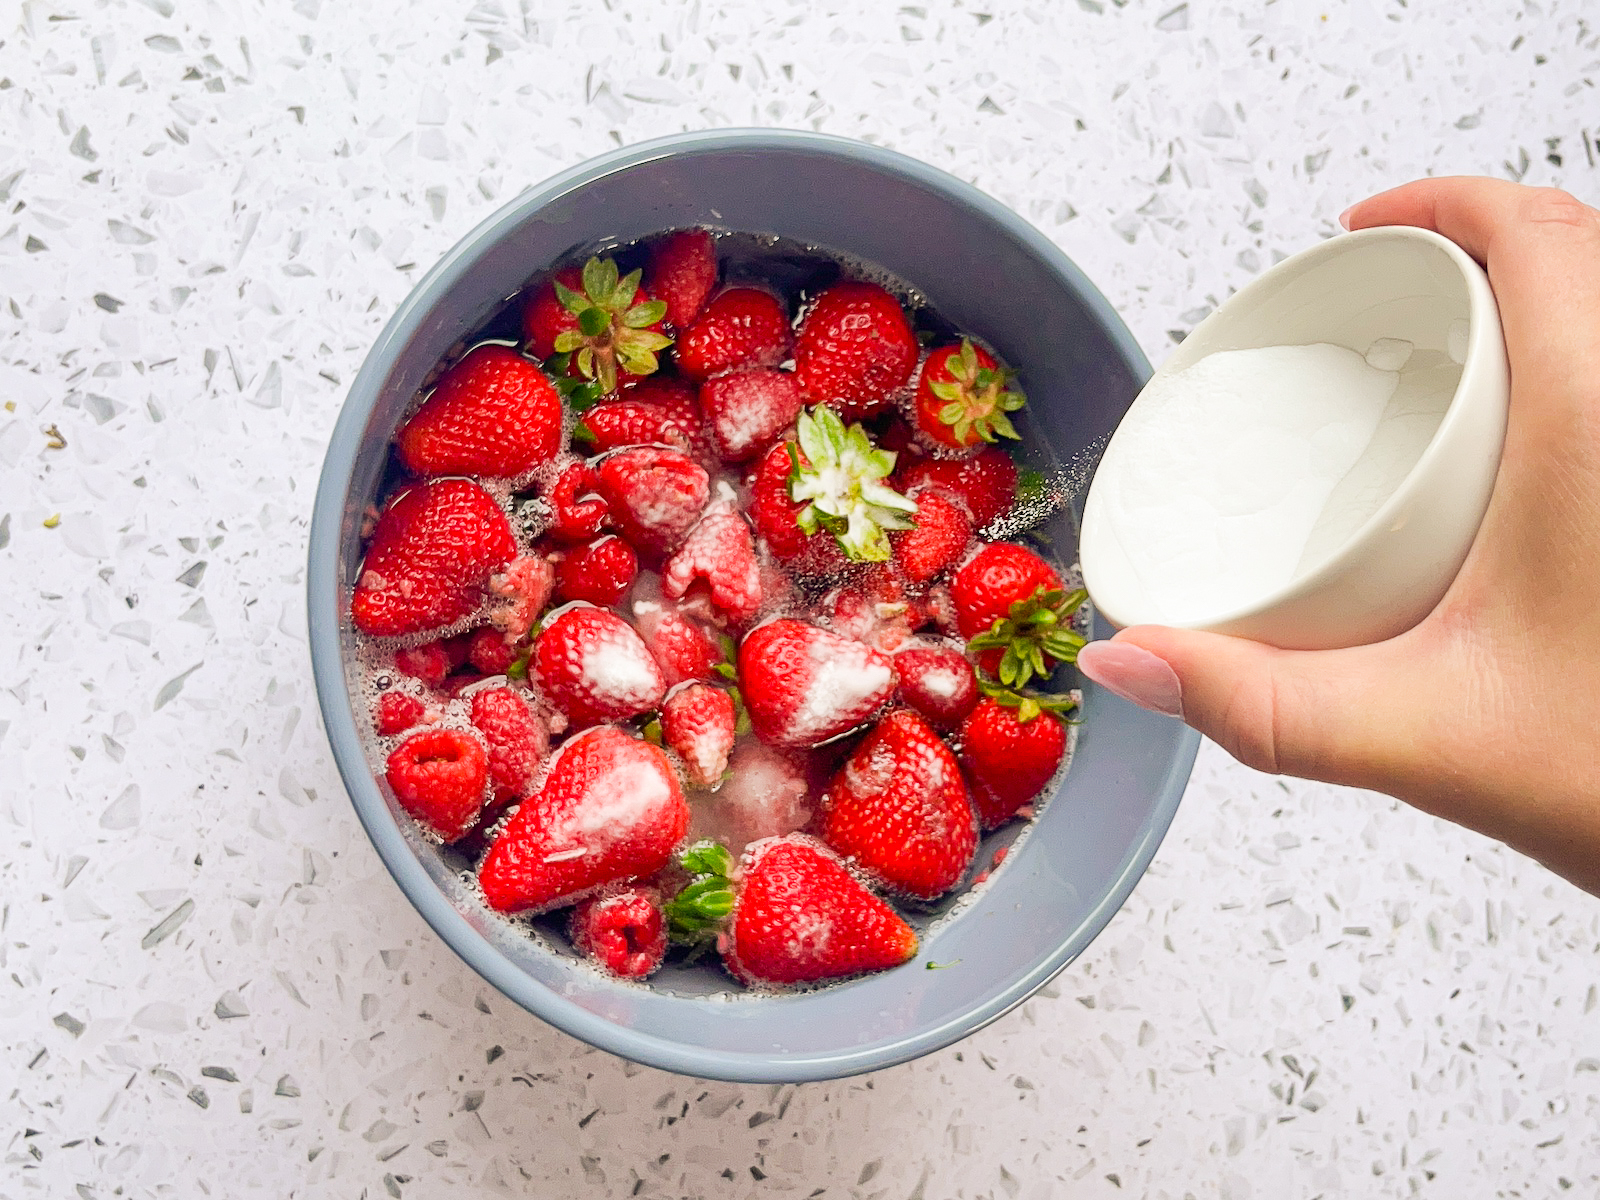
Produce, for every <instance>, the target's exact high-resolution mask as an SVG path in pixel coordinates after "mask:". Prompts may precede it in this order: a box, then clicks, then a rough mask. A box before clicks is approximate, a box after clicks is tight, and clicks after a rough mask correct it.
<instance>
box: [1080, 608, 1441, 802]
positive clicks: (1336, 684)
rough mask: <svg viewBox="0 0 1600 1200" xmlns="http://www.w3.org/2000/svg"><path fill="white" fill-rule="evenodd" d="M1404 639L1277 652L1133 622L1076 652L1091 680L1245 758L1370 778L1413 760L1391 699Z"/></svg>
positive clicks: (1353, 780)
mask: <svg viewBox="0 0 1600 1200" xmlns="http://www.w3.org/2000/svg"><path fill="white" fill-rule="evenodd" d="M1399 641H1400V639H1396V640H1395V641H1391V642H1383V643H1379V644H1377V645H1374V646H1357V647H1353V648H1351V649H1348V650H1279V649H1277V648H1275V647H1272V646H1264V645H1262V644H1260V643H1258V642H1251V641H1247V640H1245V639H1243V638H1237V637H1229V636H1226V635H1224V634H1218V633H1199V632H1196V631H1193V630H1186V629H1169V628H1166V627H1165V626H1161V625H1136V626H1133V627H1132V628H1129V629H1125V630H1123V631H1122V632H1121V633H1119V634H1117V636H1116V637H1115V638H1113V639H1112V640H1110V641H1103V642H1091V643H1090V644H1089V645H1087V646H1085V647H1084V648H1083V649H1082V650H1080V651H1079V652H1078V669H1079V670H1080V671H1081V672H1082V673H1083V674H1084V675H1085V676H1086V677H1087V678H1089V679H1090V680H1092V681H1093V682H1095V683H1098V684H1099V685H1100V686H1102V687H1104V688H1106V689H1107V690H1108V691H1112V692H1115V693H1116V694H1117V695H1119V696H1122V697H1123V698H1124V699H1127V700H1131V701H1133V702H1134V703H1135V704H1138V705H1140V706H1141V707H1143V708H1148V709H1152V710H1154V711H1156V712H1162V713H1165V714H1167V715H1168V716H1179V717H1182V718H1183V719H1184V720H1185V721H1186V722H1188V723H1189V724H1190V725H1192V726H1193V727H1194V728H1195V729H1197V730H1199V731H1200V732H1201V733H1203V734H1205V736H1206V737H1208V738H1210V739H1211V740H1212V741H1214V742H1216V743H1217V744H1218V745H1220V746H1221V747H1222V748H1223V749H1224V750H1226V751H1227V752H1228V753H1229V754H1231V755H1233V756H1234V757H1235V758H1237V759H1238V760H1239V761H1240V762H1242V763H1244V764H1245V765H1246V766H1248V767H1254V768H1255V769H1256V770H1258V771H1267V772H1270V773H1272V774H1285V775H1299V776H1303V777H1305V778H1309V779H1320V780H1324V781H1326V782H1329V783H1347V784H1354V785H1356V786H1371V784H1372V782H1373V781H1376V780H1387V779H1390V778H1392V777H1393V776H1394V773H1395V772H1396V770H1397V769H1399V768H1400V767H1401V765H1402V764H1403V763H1404V762H1406V761H1409V760H1410V759H1412V758H1414V757H1415V745H1416V731H1415V729H1414V728H1413V727H1412V720H1413V718H1411V717H1410V716H1409V714H1407V713H1406V712H1404V711H1396V710H1397V708H1400V707H1401V706H1398V705H1397V704H1396V703H1395V700H1394V697H1395V696H1397V695H1398V694H1401V693H1403V692H1404V690H1405V689H1404V688H1401V687H1397V686H1396V685H1397V680H1396V675H1397V673H1400V672H1399V666H1400V663H1401V662H1402V661H1403V658H1404V654H1403V651H1402V650H1401V648H1400V647H1399V645H1398V644H1397V643H1398V642H1399Z"/></svg>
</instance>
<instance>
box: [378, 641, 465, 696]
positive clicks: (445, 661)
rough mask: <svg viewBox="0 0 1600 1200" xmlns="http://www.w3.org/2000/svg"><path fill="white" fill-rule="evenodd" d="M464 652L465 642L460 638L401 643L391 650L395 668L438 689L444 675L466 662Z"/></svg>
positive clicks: (442, 683) (441, 685) (427, 685)
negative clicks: (398, 647) (407, 644)
mask: <svg viewBox="0 0 1600 1200" xmlns="http://www.w3.org/2000/svg"><path fill="white" fill-rule="evenodd" d="M466 651H467V646H466V643H465V642H464V641H463V639H461V638H459V637H449V638H440V639H439V640H438V641H436V642H424V643H423V644H422V645H420V646H403V647H401V648H400V649H399V650H396V651H395V652H394V668H395V670H397V671H399V672H400V673H401V674H402V675H410V676H411V677H412V678H413V679H420V680H421V681H422V682H423V684H424V685H425V686H426V687H431V688H441V687H443V686H444V680H445V676H447V675H449V674H450V672H452V671H454V670H455V669H456V668H457V667H459V666H460V665H461V664H462V663H464V662H466V661H467V653H466Z"/></svg>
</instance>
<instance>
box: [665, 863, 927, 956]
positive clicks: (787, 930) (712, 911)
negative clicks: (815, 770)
mask: <svg viewBox="0 0 1600 1200" xmlns="http://www.w3.org/2000/svg"><path fill="white" fill-rule="evenodd" d="M684 861H685V865H686V866H688V867H690V868H693V867H709V868H711V869H710V870H705V871H701V872H697V873H696V877H695V879H694V881H693V882H691V883H690V884H689V885H688V887H686V888H685V889H684V890H683V891H681V892H679V893H678V895H677V896H676V897H674V898H673V900H672V901H670V902H669V903H668V905H667V915H668V920H669V922H670V925H671V928H672V931H673V934H674V936H675V937H676V938H677V939H678V940H684V941H692V940H698V939H701V938H704V937H706V936H707V935H708V934H710V933H711V932H713V931H715V930H717V929H719V928H724V929H725V932H724V933H723V935H722V936H721V937H720V938H719V939H718V944H719V946H720V947H721V948H722V956H723V962H724V963H725V964H726V965H727V967H728V970H729V971H731V972H732V973H733V975H734V976H735V977H736V978H737V979H739V980H741V981H742V982H744V983H746V984H752V985H754V984H763V983H770V984H780V985H783V984H796V983H812V982H815V981H816V980H819V979H838V978H840V977H842V976H846V975H858V974H860V973H862V972H863V971H882V970H886V969H887V968H889V967H897V966H899V965H900V964H901V963H903V962H906V961H907V960H909V959H910V958H912V957H913V956H914V955H915V954H916V952H917V935H916V933H915V931H914V930H912V928H911V926H909V925H907V924H906V923H905V921H904V920H903V919H902V918H901V917H900V915H899V914H898V913H897V912H895V911H894V909H892V908H890V907H889V906H888V905H887V904H885V903H884V902H883V901H882V900H880V899H878V897H876V896H874V895H873V894H872V893H871V892H869V891H868V890H867V889H866V888H865V887H863V886H862V885H861V882H860V881H859V880H858V879H856V877H855V876H854V875H852V874H851V873H850V872H849V870H847V869H846V868H845V866H844V864H843V863H841V862H840V861H839V860H838V859H837V858H836V857H835V856H834V855H833V854H831V853H830V852H829V851H828V850H827V848H826V847H824V846H821V845H819V844H818V843H817V842H816V841H815V840H814V839H812V838H808V837H805V836H804V835H800V834H795V835H791V836H789V837H783V838H772V839H769V840H767V841H763V842H757V843H756V844H755V845H754V846H752V847H751V848H750V850H749V852H748V853H747V854H746V855H745V857H744V860H743V862H742V864H741V866H740V869H739V870H738V871H737V872H735V871H734V870H733V867H732V862H733V859H732V856H731V855H729V854H728V852H727V851H726V850H723V849H722V848H721V847H720V846H716V845H714V844H712V843H704V844H701V845H696V846H695V847H693V848H691V849H690V850H689V851H688V852H687V853H686V854H685V855H684ZM734 874H737V876H738V882H737V884H735V883H734V882H733V881H732V880H731V879H730V876H731V875H734Z"/></svg>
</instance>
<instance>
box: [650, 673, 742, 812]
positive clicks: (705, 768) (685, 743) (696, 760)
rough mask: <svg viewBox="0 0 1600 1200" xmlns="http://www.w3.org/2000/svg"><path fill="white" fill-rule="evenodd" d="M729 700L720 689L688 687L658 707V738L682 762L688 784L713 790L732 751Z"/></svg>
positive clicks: (732, 715)
mask: <svg viewBox="0 0 1600 1200" xmlns="http://www.w3.org/2000/svg"><path fill="white" fill-rule="evenodd" d="M733 729H734V712H733V698H732V697H731V696H729V695H728V693H727V692H725V691H723V690H722V689H721V688H714V687H708V686H707V685H706V684H703V683H691V684H689V686H688V687H684V688H679V689H678V690H677V691H675V692H673V693H672V694H671V695H670V696H668V697H667V698H666V700H665V701H664V702H663V703H662V705H661V737H662V740H663V741H665V742H666V745H667V749H669V750H672V751H674V752H676V753H677V755H678V757H679V758H681V759H683V763H684V767H685V769H686V772H687V774H688V776H689V782H690V783H693V784H696V785H698V786H700V787H705V788H708V787H715V786H716V785H717V784H719V783H721V782H722V773H723V772H724V771H726V770H727V769H728V754H729V752H730V751H731V750H732V749H733Z"/></svg>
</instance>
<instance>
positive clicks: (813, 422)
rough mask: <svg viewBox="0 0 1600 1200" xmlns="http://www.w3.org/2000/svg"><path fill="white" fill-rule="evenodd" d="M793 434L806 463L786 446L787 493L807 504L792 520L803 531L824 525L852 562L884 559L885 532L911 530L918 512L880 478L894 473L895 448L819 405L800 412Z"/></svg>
mask: <svg viewBox="0 0 1600 1200" xmlns="http://www.w3.org/2000/svg"><path fill="white" fill-rule="evenodd" d="M796 434H797V436H798V438H799V441H800V449H801V450H802V451H804V452H805V457H806V464H807V465H804V466H802V465H801V463H800V456H799V454H797V453H796V452H795V448H794V447H793V446H790V447H789V459H790V462H791V463H792V464H793V469H792V470H791V471H790V474H789V496H790V498H791V499H792V500H794V501H795V503H797V504H799V503H802V502H805V501H809V502H810V503H807V504H806V506H805V507H804V508H802V509H801V510H800V511H799V512H798V513H796V514H795V521H796V523H798V524H799V526H800V528H801V529H802V530H803V531H804V532H805V533H807V534H815V533H817V532H818V531H819V530H823V529H826V530H827V531H828V532H829V533H831V534H832V535H833V536H834V539H835V540H836V541H837V542H838V543H839V548H840V549H841V550H843V551H844V552H845V555H846V557H848V558H850V559H851V560H852V561H854V562H888V561H889V552H890V550H889V537H888V533H887V531H888V530H891V529H911V528H914V527H915V522H914V521H912V519H911V514H912V513H915V512H916V511H917V504H916V501H914V500H908V499H907V498H906V497H904V496H902V495H901V494H900V493H899V492H897V491H895V490H894V489H893V488H890V487H889V486H888V485H887V484H885V483H883V482H882V481H883V480H885V479H887V478H888V477H889V475H890V474H891V473H892V472H893V471H894V464H895V454H894V452H893V451H891V450H880V449H879V448H878V447H876V446H874V445H873V444H872V439H871V438H870V437H868V436H867V431H866V429H865V427H863V426H861V425H859V424H857V425H851V426H850V427H849V428H848V429H846V428H845V424H844V422H843V421H841V420H840V419H839V415H838V414H837V413H836V412H834V411H833V410H832V409H831V408H828V407H826V406H823V405H818V406H817V407H816V408H814V409H812V410H811V411H809V412H802V413H801V414H800V419H799V421H798V422H797V423H796Z"/></svg>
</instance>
